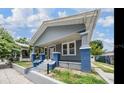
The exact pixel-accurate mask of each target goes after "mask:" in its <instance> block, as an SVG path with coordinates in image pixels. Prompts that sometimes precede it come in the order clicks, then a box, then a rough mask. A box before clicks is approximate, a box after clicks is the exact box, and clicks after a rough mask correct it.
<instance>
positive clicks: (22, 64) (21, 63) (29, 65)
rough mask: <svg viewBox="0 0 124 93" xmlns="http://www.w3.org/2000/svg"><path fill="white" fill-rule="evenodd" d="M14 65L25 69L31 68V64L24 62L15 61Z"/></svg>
mask: <svg viewBox="0 0 124 93" xmlns="http://www.w3.org/2000/svg"><path fill="white" fill-rule="evenodd" d="M15 64H18V65H20V66H22V67H25V68H27V67H31V66H32V63H31V62H25V61H16V62H15Z"/></svg>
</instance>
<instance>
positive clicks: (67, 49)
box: [62, 41, 76, 56]
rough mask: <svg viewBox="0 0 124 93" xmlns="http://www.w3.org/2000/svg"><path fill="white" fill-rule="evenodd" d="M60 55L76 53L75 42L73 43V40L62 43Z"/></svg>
mask: <svg viewBox="0 0 124 93" xmlns="http://www.w3.org/2000/svg"><path fill="white" fill-rule="evenodd" d="M62 55H63V56H68V55H70V56H71V55H72V56H73V55H76V43H75V41H72V42H67V43H63V44H62Z"/></svg>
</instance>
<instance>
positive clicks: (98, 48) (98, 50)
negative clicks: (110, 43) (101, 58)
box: [90, 40, 104, 55]
mask: <svg viewBox="0 0 124 93" xmlns="http://www.w3.org/2000/svg"><path fill="white" fill-rule="evenodd" d="M90 47H91V54H92V55H101V54H102V53H104V50H103V43H102V41H101V40H94V41H91V42H90Z"/></svg>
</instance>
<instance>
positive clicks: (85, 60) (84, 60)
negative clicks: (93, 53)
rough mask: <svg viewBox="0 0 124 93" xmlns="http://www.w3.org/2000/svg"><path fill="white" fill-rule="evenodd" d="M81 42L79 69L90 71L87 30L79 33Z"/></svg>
mask: <svg viewBox="0 0 124 93" xmlns="http://www.w3.org/2000/svg"><path fill="white" fill-rule="evenodd" d="M80 35H81V38H82V39H81V40H82V44H81V47H80V54H81V71H84V72H91V62H90V47H89V37H88V31H86V32H83V33H80Z"/></svg>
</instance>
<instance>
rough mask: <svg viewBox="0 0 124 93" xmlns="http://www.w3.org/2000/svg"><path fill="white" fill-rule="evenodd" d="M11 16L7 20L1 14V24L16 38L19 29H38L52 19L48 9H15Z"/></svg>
mask: <svg viewBox="0 0 124 93" xmlns="http://www.w3.org/2000/svg"><path fill="white" fill-rule="evenodd" d="M11 13H12V15H11V16H8V17H7V18H5V17H4V16H3V15H1V14H0V24H2V25H4V27H5V28H7V29H8V30H9V32H10V33H11V34H12V33H14V34H12V35H14V36H15V33H17V30H18V29H23V28H25V27H29V28H36V29H37V28H38V27H39V26H40V25H41V23H42V22H43V21H45V20H48V19H50V18H49V16H48V14H47V12H46V9H35V12H34V9H33V8H15V9H11Z"/></svg>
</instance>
